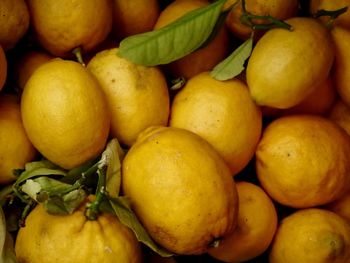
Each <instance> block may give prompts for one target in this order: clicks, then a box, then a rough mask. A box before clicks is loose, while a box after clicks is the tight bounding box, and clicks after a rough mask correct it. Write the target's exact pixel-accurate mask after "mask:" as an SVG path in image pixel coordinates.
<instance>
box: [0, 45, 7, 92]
mask: <svg viewBox="0 0 350 263" xmlns="http://www.w3.org/2000/svg"><path fill="white" fill-rule="evenodd" d="M6 77H7V59H6V55H5V52H4V50H3V48H2V47H1V45H0V91H1V90H2V88H3V87H4V84H5V82H6Z"/></svg>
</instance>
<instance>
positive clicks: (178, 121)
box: [170, 72, 262, 175]
mask: <svg viewBox="0 0 350 263" xmlns="http://www.w3.org/2000/svg"><path fill="white" fill-rule="evenodd" d="M170 126H172V127H178V128H183V129H187V130H190V131H192V132H194V133H196V134H198V135H200V136H201V137H202V138H204V139H205V140H207V141H208V142H209V143H210V144H211V145H212V146H213V147H214V148H215V149H216V150H217V151H218V153H219V154H220V155H221V156H222V157H223V159H224V160H225V161H226V163H227V164H228V166H229V167H230V170H231V173H232V174H233V175H234V174H237V173H238V172H239V171H241V170H242V169H243V168H244V167H245V166H246V165H247V164H248V162H249V161H250V160H251V159H252V158H253V156H254V153H255V149H256V146H257V144H258V141H259V139H260V135H261V129H262V117H261V112H260V109H259V108H258V107H257V106H256V105H255V103H254V102H253V101H252V99H251V97H250V95H249V91H248V88H247V86H246V85H245V84H244V83H243V82H242V81H240V80H237V79H234V80H229V81H218V80H215V79H214V78H212V77H211V76H210V74H209V73H208V72H204V73H200V74H198V75H196V76H194V77H192V78H191V79H189V80H188V82H187V83H186V85H185V87H183V88H182V89H181V90H180V91H179V92H178V93H177V94H176V95H175V97H174V100H173V103H172V106H171V117H170Z"/></svg>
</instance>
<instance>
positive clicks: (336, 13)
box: [312, 6, 348, 28]
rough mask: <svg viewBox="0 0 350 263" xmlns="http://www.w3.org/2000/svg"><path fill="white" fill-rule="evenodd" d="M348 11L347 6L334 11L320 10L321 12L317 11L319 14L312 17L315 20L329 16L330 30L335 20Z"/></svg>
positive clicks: (328, 24) (328, 25)
mask: <svg viewBox="0 0 350 263" xmlns="http://www.w3.org/2000/svg"><path fill="white" fill-rule="evenodd" d="M347 10H348V7H347V6H345V7H342V8H339V9H337V10H332V11H330V10H324V9H320V10H317V12H316V13H315V14H313V15H312V16H313V17H314V18H318V17H321V16H329V20H328V22H327V24H326V26H327V27H328V28H331V27H332V25H333V22H334V19H336V18H337V17H338V16H340V15H341V14H344V13H345V12H346V11H347Z"/></svg>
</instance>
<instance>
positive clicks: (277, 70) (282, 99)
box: [247, 17, 334, 109]
mask: <svg viewBox="0 0 350 263" xmlns="http://www.w3.org/2000/svg"><path fill="white" fill-rule="evenodd" d="M286 22H287V23H289V24H290V25H291V26H292V27H293V31H289V30H286V29H281V28H275V29H271V30H269V31H268V32H266V33H265V34H264V35H263V36H262V37H261V38H260V39H259V40H258V42H257V43H256V46H255V47H254V49H253V51H252V54H251V56H250V58H249V61H248V65H247V83H248V87H249V90H250V93H251V96H252V98H253V100H254V101H256V102H257V104H259V105H264V106H270V107H275V108H281V109H283V108H290V107H293V106H295V105H296V104H298V103H300V102H301V101H302V100H303V99H304V98H305V97H306V96H308V95H309V94H310V93H311V92H312V91H313V90H314V88H315V87H316V85H318V84H319V83H322V82H323V81H325V79H326V78H327V76H328V73H329V71H330V68H331V66H332V63H333V57H334V52H333V43H332V40H331V36H330V34H329V32H328V30H327V29H326V27H325V26H323V25H322V24H321V22H319V21H317V20H316V19H313V18H308V17H295V18H290V19H287V20H286Z"/></svg>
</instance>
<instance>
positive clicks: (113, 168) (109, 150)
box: [98, 139, 125, 197]
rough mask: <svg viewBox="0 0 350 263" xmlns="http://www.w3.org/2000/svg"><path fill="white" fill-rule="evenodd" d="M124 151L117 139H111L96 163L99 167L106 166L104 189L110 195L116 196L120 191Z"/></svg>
mask: <svg viewBox="0 0 350 263" xmlns="http://www.w3.org/2000/svg"><path fill="white" fill-rule="evenodd" d="M124 155H125V153H124V151H123V149H122V148H121V146H120V144H119V142H118V140H117V139H112V140H111V141H109V143H108V144H107V147H106V149H105V150H104V152H103V153H102V156H101V160H100V162H99V164H98V167H99V169H101V167H102V166H104V165H106V166H107V172H106V189H107V192H108V194H109V195H110V196H112V197H117V196H118V195H119V191H120V183H121V162H122V160H123V158H124Z"/></svg>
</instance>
